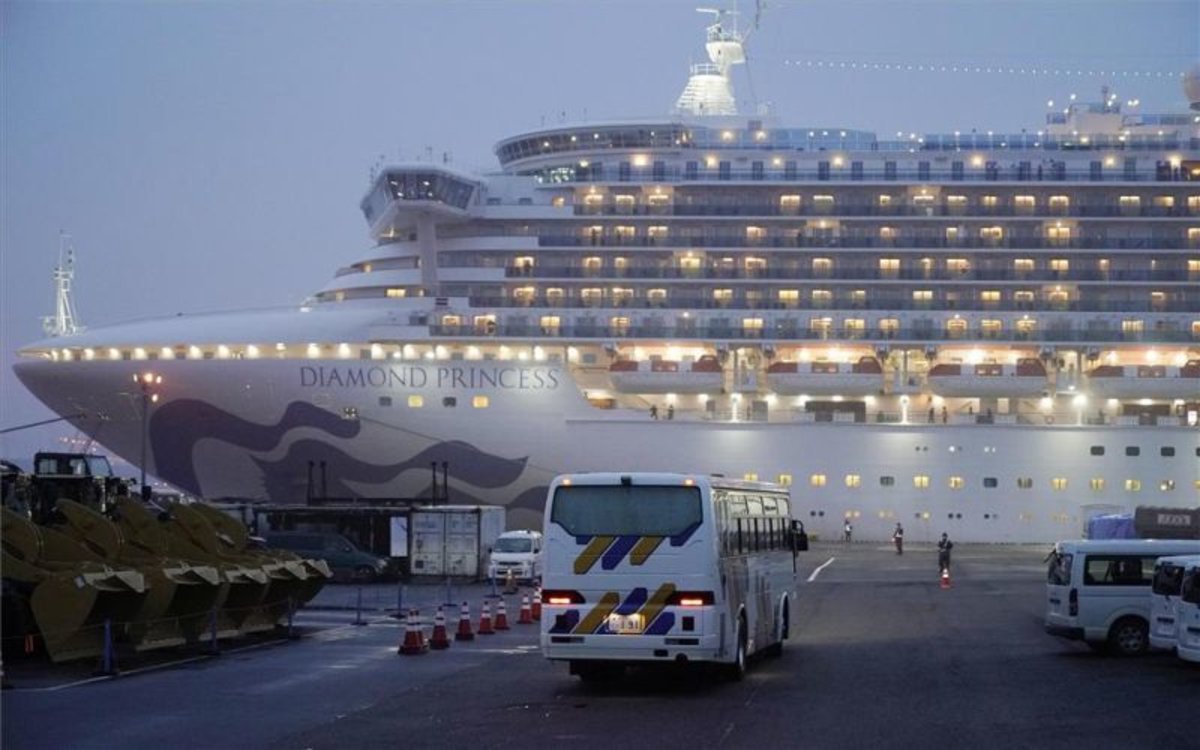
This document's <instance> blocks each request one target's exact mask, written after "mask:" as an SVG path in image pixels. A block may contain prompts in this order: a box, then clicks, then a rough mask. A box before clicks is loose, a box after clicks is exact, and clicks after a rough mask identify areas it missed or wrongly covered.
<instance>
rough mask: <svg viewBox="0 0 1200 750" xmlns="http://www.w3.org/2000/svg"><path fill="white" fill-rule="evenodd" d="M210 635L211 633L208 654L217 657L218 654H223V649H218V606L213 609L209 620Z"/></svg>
mask: <svg viewBox="0 0 1200 750" xmlns="http://www.w3.org/2000/svg"><path fill="white" fill-rule="evenodd" d="M208 633H209V642H208V653H209V654H211V655H213V656H216V655H217V654H219V653H221V649H220V648H218V647H217V608H216V606H214V607H213V609H212V614H211V615H209V618H208Z"/></svg>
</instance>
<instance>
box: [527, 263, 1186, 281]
mask: <svg viewBox="0 0 1200 750" xmlns="http://www.w3.org/2000/svg"><path fill="white" fill-rule="evenodd" d="M504 275H505V277H506V278H510V279H523V278H535V279H546V280H555V279H647V280H654V279H730V280H739V279H740V280H750V279H778V280H783V281H822V280H847V281H896V280H901V281H952V282H960V281H1028V282H1048V283H1064V282H1076V281H1105V282H1115V281H1158V282H1169V283H1189V282H1197V281H1200V273H1198V272H1195V271H1188V270H1183V269H1180V270H1167V269H1161V268H1157V269H1151V268H1148V267H1147V268H1131V269H1116V270H1109V271H1094V270H1087V269H1078V270H1071V271H1051V270H1038V271H1013V270H1003V269H999V270H998V269H983V268H974V269H966V270H960V271H925V270H923V269H901V270H899V271H887V270H880V269H879V268H877V267H870V266H853V267H842V268H835V269H831V270H814V269H813V268H812V267H811V266H808V267H805V266H800V265H792V264H789V265H788V266H785V267H781V268H760V269H747V268H683V267H678V266H671V267H660V266H645V267H638V266H626V267H624V268H599V269H597V268H589V267H585V266H561V265H546V264H544V263H539V264H538V265H536V266H530V267H525V266H507V267H506V268H505V269H504Z"/></svg>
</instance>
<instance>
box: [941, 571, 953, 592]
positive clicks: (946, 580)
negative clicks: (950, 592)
mask: <svg viewBox="0 0 1200 750" xmlns="http://www.w3.org/2000/svg"><path fill="white" fill-rule="evenodd" d="M941 587H942V588H944V589H948V588H951V586H950V569H949V568H942V583H941Z"/></svg>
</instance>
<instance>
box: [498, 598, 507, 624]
mask: <svg viewBox="0 0 1200 750" xmlns="http://www.w3.org/2000/svg"><path fill="white" fill-rule="evenodd" d="M495 628H496V630H508V610H507V609H505V608H504V598H503V597H501V598H500V599H497V600H496V624H495Z"/></svg>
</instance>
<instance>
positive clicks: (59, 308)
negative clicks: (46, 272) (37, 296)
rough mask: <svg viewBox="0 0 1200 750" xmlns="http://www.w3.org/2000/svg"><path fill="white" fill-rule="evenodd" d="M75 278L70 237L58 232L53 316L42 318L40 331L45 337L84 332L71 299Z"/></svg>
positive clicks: (73, 248)
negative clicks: (43, 332) (72, 284)
mask: <svg viewBox="0 0 1200 750" xmlns="http://www.w3.org/2000/svg"><path fill="white" fill-rule="evenodd" d="M74 278H75V247H74V246H73V245H72V244H71V235H69V234H66V233H65V232H60V233H59V236H58V265H57V266H55V267H54V314H53V315H47V316H46V317H44V318H42V329H43V330H45V332H46V335H47V336H70V335H71V334H74V333H79V332H80V331H82V330H84V327H83V326H81V325H79V318H78V316H76V314H75V301H74V300H73V299H72V297H71V281H72V280H73V279H74Z"/></svg>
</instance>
